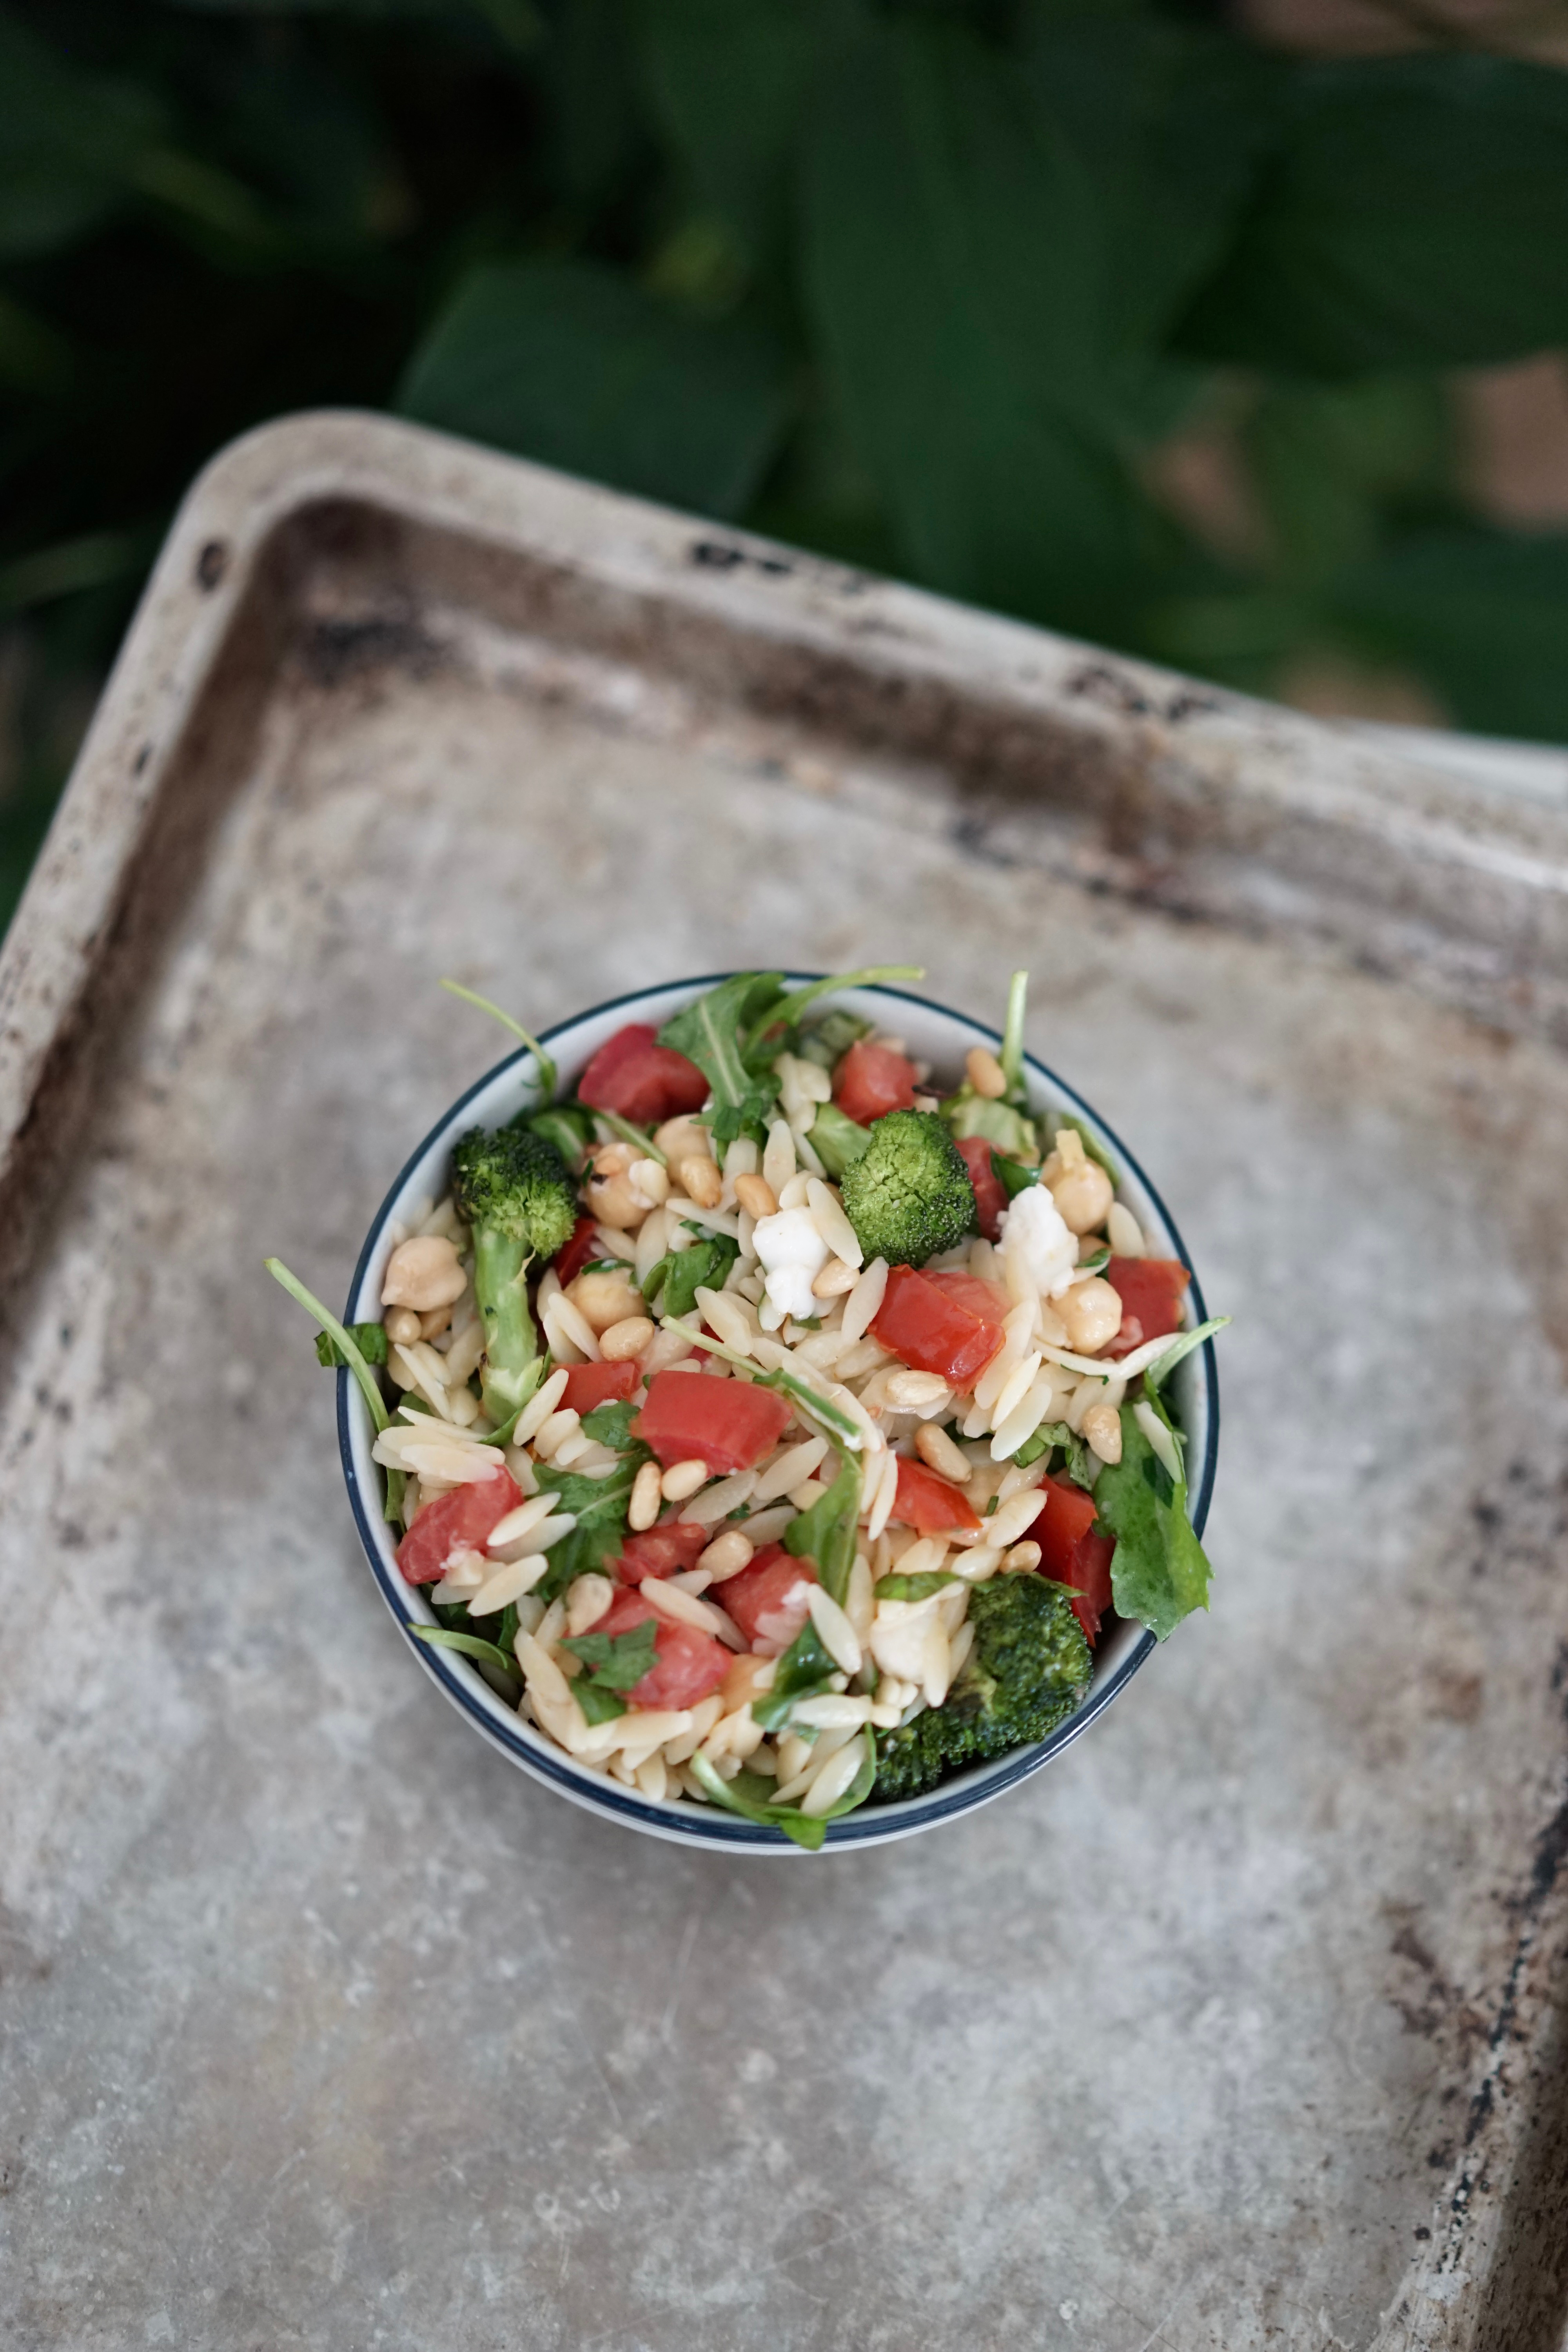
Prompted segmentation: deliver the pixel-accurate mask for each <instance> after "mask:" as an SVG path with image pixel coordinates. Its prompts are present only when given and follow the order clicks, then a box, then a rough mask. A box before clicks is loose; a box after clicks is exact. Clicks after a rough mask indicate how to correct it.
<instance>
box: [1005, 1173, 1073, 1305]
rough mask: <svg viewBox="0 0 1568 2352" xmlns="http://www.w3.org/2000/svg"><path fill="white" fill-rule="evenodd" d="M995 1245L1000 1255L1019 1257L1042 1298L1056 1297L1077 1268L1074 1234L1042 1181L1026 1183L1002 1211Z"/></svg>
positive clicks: (1011, 1257)
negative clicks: (1025, 1186) (1026, 1185)
mask: <svg viewBox="0 0 1568 2352" xmlns="http://www.w3.org/2000/svg"><path fill="white" fill-rule="evenodd" d="M997 1246H998V1248H999V1249H1000V1250H1001V1252H1002V1255H1003V1256H1004V1257H1005V1258H1009V1259H1012V1260H1013V1261H1015V1262H1016V1261H1017V1260H1019V1259H1020V1258H1021V1259H1022V1262H1023V1265H1024V1268H1025V1271H1026V1274H1027V1276H1028V1277H1029V1280H1030V1282H1031V1283H1032V1284H1033V1285H1034V1287H1035V1288H1036V1289H1037V1291H1038V1292H1039V1293H1040V1294H1041V1296H1042V1297H1046V1298H1059V1297H1061V1295H1062V1293H1063V1291H1064V1290H1066V1288H1067V1287H1068V1284H1069V1283H1070V1282H1071V1280H1072V1278H1073V1276H1074V1275H1075V1273H1076V1272H1077V1271H1078V1240H1077V1237H1076V1235H1074V1234H1072V1233H1071V1232H1070V1231H1069V1230H1068V1225H1067V1223H1066V1221H1065V1220H1064V1218H1063V1216H1062V1213H1061V1211H1060V1210H1059V1209H1058V1206H1057V1204H1056V1202H1054V1201H1053V1200H1052V1198H1051V1196H1050V1194H1049V1192H1047V1190H1046V1187H1045V1186H1044V1185H1043V1184H1031V1185H1029V1186H1028V1187H1027V1188H1026V1191H1024V1192H1019V1193H1017V1194H1016V1195H1015V1197H1014V1200H1013V1203H1012V1206H1011V1207H1010V1208H1007V1209H1005V1210H1004V1211H1003V1213H1002V1238H1001V1241H1000V1242H999V1243H998V1244H997Z"/></svg>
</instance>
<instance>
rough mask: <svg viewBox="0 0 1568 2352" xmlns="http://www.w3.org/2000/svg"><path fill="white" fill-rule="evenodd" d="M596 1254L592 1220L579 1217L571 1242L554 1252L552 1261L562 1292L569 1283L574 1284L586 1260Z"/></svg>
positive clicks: (596, 1246)
mask: <svg viewBox="0 0 1568 2352" xmlns="http://www.w3.org/2000/svg"><path fill="white" fill-rule="evenodd" d="M598 1254H599V1244H598V1243H597V1242H596V1241H595V1238H594V1220H593V1218H592V1217H579V1218H578V1220H577V1222H576V1223H575V1224H574V1226H573V1228H572V1238H571V1240H570V1241H569V1242H568V1243H566V1244H565V1246H564V1247H563V1248H562V1249H558V1250H557V1251H556V1253H555V1255H554V1258H553V1259H552V1264H553V1265H554V1268H555V1273H556V1276H557V1279H558V1280H559V1282H560V1284H561V1287H562V1289H563V1290H564V1289H565V1287H566V1286H567V1284H568V1283H569V1282H575V1281H576V1279H577V1276H579V1275H580V1274H581V1273H582V1271H583V1268H584V1266H585V1265H587V1263H588V1260H589V1259H590V1258H591V1257H596V1256H597V1255H598Z"/></svg>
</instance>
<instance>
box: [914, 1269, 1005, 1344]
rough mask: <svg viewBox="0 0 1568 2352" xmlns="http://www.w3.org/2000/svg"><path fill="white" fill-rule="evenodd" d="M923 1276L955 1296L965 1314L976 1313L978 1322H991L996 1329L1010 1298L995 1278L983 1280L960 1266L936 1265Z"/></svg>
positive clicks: (949, 1294)
mask: <svg viewBox="0 0 1568 2352" xmlns="http://www.w3.org/2000/svg"><path fill="white" fill-rule="evenodd" d="M926 1280H927V1281H928V1282H934V1283H935V1285H936V1286H937V1288H938V1289H939V1290H941V1291H943V1292H945V1293H946V1295H947V1297H949V1298H955V1299H956V1300H957V1301H958V1304H959V1305H960V1307H963V1308H964V1309H965V1310H966V1311H967V1312H968V1313H969V1314H971V1315H977V1316H978V1317H979V1318H980V1320H981V1322H982V1323H994V1325H995V1326H996V1328H997V1329H998V1331H1000V1329H1001V1328H1002V1326H1003V1324H1004V1322H1005V1320H1006V1318H1007V1316H1008V1314H1009V1313H1010V1312H1011V1309H1012V1306H1013V1301H1012V1300H1011V1299H1010V1298H1009V1297H1008V1296H1007V1294H1006V1292H1005V1290H1004V1289H1003V1287H1002V1286H1001V1284H1000V1283H999V1282H985V1281H983V1280H982V1278H981V1276H979V1275H977V1274H965V1273H964V1271H963V1268H962V1266H956V1265H948V1266H939V1267H938V1268H937V1270H936V1272H935V1273H934V1274H928V1275H927V1276H926Z"/></svg>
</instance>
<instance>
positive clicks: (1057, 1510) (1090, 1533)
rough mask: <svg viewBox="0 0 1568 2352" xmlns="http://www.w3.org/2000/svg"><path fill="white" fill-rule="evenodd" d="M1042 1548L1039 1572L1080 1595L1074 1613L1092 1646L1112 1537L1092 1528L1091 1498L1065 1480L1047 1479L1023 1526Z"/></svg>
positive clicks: (1106, 1593) (1105, 1603) (1105, 1594)
mask: <svg viewBox="0 0 1568 2352" xmlns="http://www.w3.org/2000/svg"><path fill="white" fill-rule="evenodd" d="M1027 1532H1028V1535H1029V1537H1030V1538H1031V1539H1032V1540H1033V1541H1034V1542H1035V1543H1037V1544H1038V1545H1039V1547H1040V1574H1041V1575H1042V1576H1048V1577H1049V1578H1050V1579H1051V1580H1052V1582H1053V1583H1055V1584H1067V1585H1070V1586H1071V1587H1072V1588H1073V1590H1074V1591H1075V1592H1076V1593H1078V1594H1079V1595H1080V1596H1081V1598H1079V1599H1078V1600H1075V1601H1074V1602H1073V1613H1074V1615H1075V1616H1076V1617H1077V1619H1078V1622H1079V1624H1080V1625H1081V1626H1082V1627H1083V1630H1084V1632H1085V1633H1086V1634H1087V1635H1088V1637H1089V1643H1090V1644H1091V1645H1092V1644H1093V1643H1094V1640H1095V1638H1096V1636H1097V1635H1098V1633H1099V1632H1100V1619H1101V1618H1102V1617H1103V1616H1104V1614H1105V1612H1106V1611H1107V1610H1108V1609H1109V1608H1110V1555H1111V1553H1112V1552H1113V1551H1114V1550H1115V1549H1116V1541H1115V1538H1114V1537H1112V1536H1099V1535H1096V1534H1095V1532H1094V1496H1092V1495H1086V1494H1085V1493H1084V1491H1083V1488H1082V1487H1081V1486H1072V1485H1071V1484H1070V1483H1069V1482H1068V1481H1067V1480H1065V1479H1060V1478H1047V1480H1046V1481H1045V1484H1044V1485H1043V1486H1041V1488H1040V1509H1039V1513H1038V1516H1037V1517H1036V1519H1035V1521H1034V1523H1033V1525H1032V1526H1031V1527H1030V1528H1029V1529H1028V1530H1027Z"/></svg>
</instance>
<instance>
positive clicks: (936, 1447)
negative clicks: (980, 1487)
mask: <svg viewBox="0 0 1568 2352" xmlns="http://www.w3.org/2000/svg"><path fill="white" fill-rule="evenodd" d="M915 1452H916V1453H917V1454H919V1455H920V1457H921V1461H922V1462H923V1463H924V1464H925V1465H926V1467H927V1468H928V1469H930V1470H934V1471H935V1472H936V1475H937V1476H938V1477H939V1478H951V1479H952V1483H953V1485H954V1486H967V1485H968V1484H969V1481H970V1480H971V1478H973V1475H974V1465H973V1462H971V1460H970V1458H969V1456H968V1454H963V1453H961V1452H960V1451H959V1449H958V1447H957V1446H956V1445H955V1444H953V1442H952V1438H951V1437H950V1436H949V1435H948V1433H947V1432H946V1430H945V1429H940V1428H939V1427H938V1426H937V1424H936V1423H935V1422H934V1421H922V1422H921V1425H920V1427H919V1428H918V1429H917V1430H916V1432H915Z"/></svg>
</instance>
